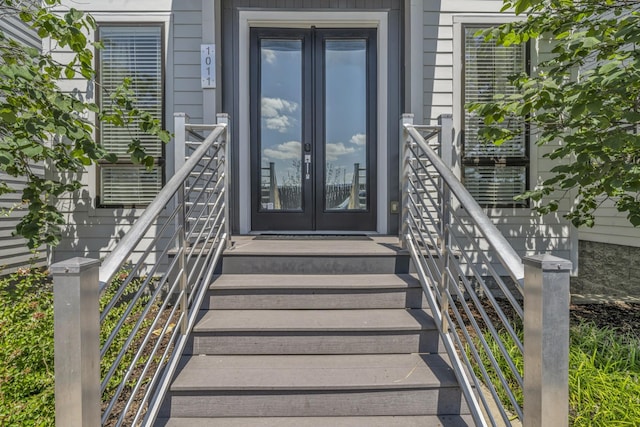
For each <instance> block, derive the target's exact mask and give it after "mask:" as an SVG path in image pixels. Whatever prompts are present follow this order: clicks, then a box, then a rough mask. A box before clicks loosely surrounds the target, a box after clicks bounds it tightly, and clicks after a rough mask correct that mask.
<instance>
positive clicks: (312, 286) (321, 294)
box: [203, 274, 427, 310]
mask: <svg viewBox="0 0 640 427" xmlns="http://www.w3.org/2000/svg"><path fill="white" fill-rule="evenodd" d="M405 307H408V308H421V307H427V304H426V300H425V298H424V295H423V292H422V288H421V287H420V282H419V281H418V280H417V279H416V278H415V277H414V276H412V275H409V274H352V275H311V274H310V275H297V274H271V275H260V274H227V275H222V276H218V277H216V278H215V279H214V282H213V284H212V285H211V286H210V288H209V295H208V298H207V299H206V300H205V303H204V306H203V308H204V309H218V310H225V309H257V310H259V309H347V308H405Z"/></svg>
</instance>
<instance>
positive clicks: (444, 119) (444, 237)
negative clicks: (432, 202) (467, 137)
mask: <svg viewBox="0 0 640 427" xmlns="http://www.w3.org/2000/svg"><path fill="white" fill-rule="evenodd" d="M438 125H439V126H440V133H439V134H438V139H439V141H438V142H439V144H438V145H439V147H440V157H441V158H442V159H443V161H444V162H445V164H446V165H447V166H450V165H451V144H452V136H451V133H452V131H453V117H452V116H451V115H450V114H446V115H445V114H443V115H441V116H440V117H438ZM438 180H439V184H440V187H441V188H440V194H442V200H440V204H441V209H442V210H441V217H440V236H441V238H440V239H441V240H440V253H441V256H442V272H441V275H440V298H441V303H442V312H441V314H442V332H444V333H447V332H448V330H449V325H448V324H447V316H446V313H447V312H448V311H449V298H448V297H447V291H448V286H449V272H448V271H449V261H450V260H449V247H450V243H451V242H450V237H449V233H450V232H451V227H450V225H451V214H450V209H451V191H450V189H449V186H448V185H447V183H446V182H445V180H444V179H442V177H439V178H438Z"/></svg>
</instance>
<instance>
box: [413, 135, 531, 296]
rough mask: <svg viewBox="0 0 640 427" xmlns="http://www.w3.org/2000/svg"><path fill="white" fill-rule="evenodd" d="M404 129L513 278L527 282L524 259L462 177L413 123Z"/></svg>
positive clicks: (518, 281) (521, 282)
mask: <svg viewBox="0 0 640 427" xmlns="http://www.w3.org/2000/svg"><path fill="white" fill-rule="evenodd" d="M405 129H406V130H407V132H408V133H409V135H410V136H411V138H412V139H413V141H414V142H415V143H416V144H417V145H418V146H419V147H420V148H421V149H422V150H423V151H424V153H425V155H426V156H427V157H428V158H429V161H430V162H431V164H432V165H433V167H434V168H435V169H436V170H437V171H438V174H440V176H441V177H442V179H443V180H444V181H445V182H446V184H447V186H448V187H449V188H450V190H451V192H453V194H454V195H455V196H456V197H457V198H458V201H459V203H460V206H462V207H463V208H464V209H465V211H466V212H467V213H468V214H469V217H471V219H472V220H473V222H474V223H475V224H476V225H477V227H478V230H479V231H480V232H481V233H482V235H483V237H484V238H485V239H487V241H488V242H489V244H490V245H491V246H492V247H493V248H494V249H495V250H496V255H497V256H498V257H499V258H500V261H501V263H502V265H504V266H505V267H506V268H507V271H508V272H509V274H510V275H511V277H512V278H513V279H514V280H515V281H516V282H517V283H519V284H520V285H521V286H522V284H523V283H524V267H523V265H522V258H520V256H519V255H518V254H517V253H516V251H515V250H514V249H513V247H512V246H511V245H510V244H509V242H508V241H507V239H506V238H505V237H504V236H503V235H502V233H500V232H499V231H498V229H497V228H496V226H495V225H494V224H493V222H491V219H490V218H489V217H488V216H487V215H486V214H485V213H484V210H483V209H482V208H481V207H480V205H479V204H478V202H476V200H475V199H474V198H473V196H472V195H471V194H470V193H469V192H468V191H467V189H466V188H465V187H464V185H462V183H461V182H460V180H458V178H457V177H456V176H455V175H454V174H453V172H451V169H449V168H448V167H447V166H446V165H445V164H444V162H443V161H442V159H441V158H440V157H439V156H438V155H437V154H436V152H435V151H434V150H433V148H431V147H429V145H428V144H427V143H426V141H425V140H424V138H422V136H421V135H420V133H419V132H418V131H417V130H416V129H415V128H414V127H413V126H410V125H407V126H405Z"/></svg>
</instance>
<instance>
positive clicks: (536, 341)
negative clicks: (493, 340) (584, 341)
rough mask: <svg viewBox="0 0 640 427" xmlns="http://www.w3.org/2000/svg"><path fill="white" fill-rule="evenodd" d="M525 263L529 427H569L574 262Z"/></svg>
mask: <svg viewBox="0 0 640 427" xmlns="http://www.w3.org/2000/svg"><path fill="white" fill-rule="evenodd" d="M523 263H524V274H525V286H524V405H523V406H524V427H542V426H551V425H552V426H554V427H566V426H568V425H569V303H570V293H569V275H570V272H571V261H568V260H565V259H562V258H557V257H554V256H552V255H536V256H530V257H526V258H524V259H523Z"/></svg>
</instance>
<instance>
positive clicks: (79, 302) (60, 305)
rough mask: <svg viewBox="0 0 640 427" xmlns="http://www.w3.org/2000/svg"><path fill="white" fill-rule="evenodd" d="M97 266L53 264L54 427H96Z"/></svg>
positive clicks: (85, 261)
mask: <svg viewBox="0 0 640 427" xmlns="http://www.w3.org/2000/svg"><path fill="white" fill-rule="evenodd" d="M99 266H100V261H98V260H93V259H87V258H72V259H69V260H66V261H63V262H59V263H56V264H53V265H52V266H51V268H50V271H51V274H52V275H53V309H54V352H55V362H54V367H55V377H56V381H55V406H56V425H57V426H65V427H76V426H77V427H82V426H98V425H100V399H101V398H100V306H99V290H100V283H99V280H98V270H99Z"/></svg>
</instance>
